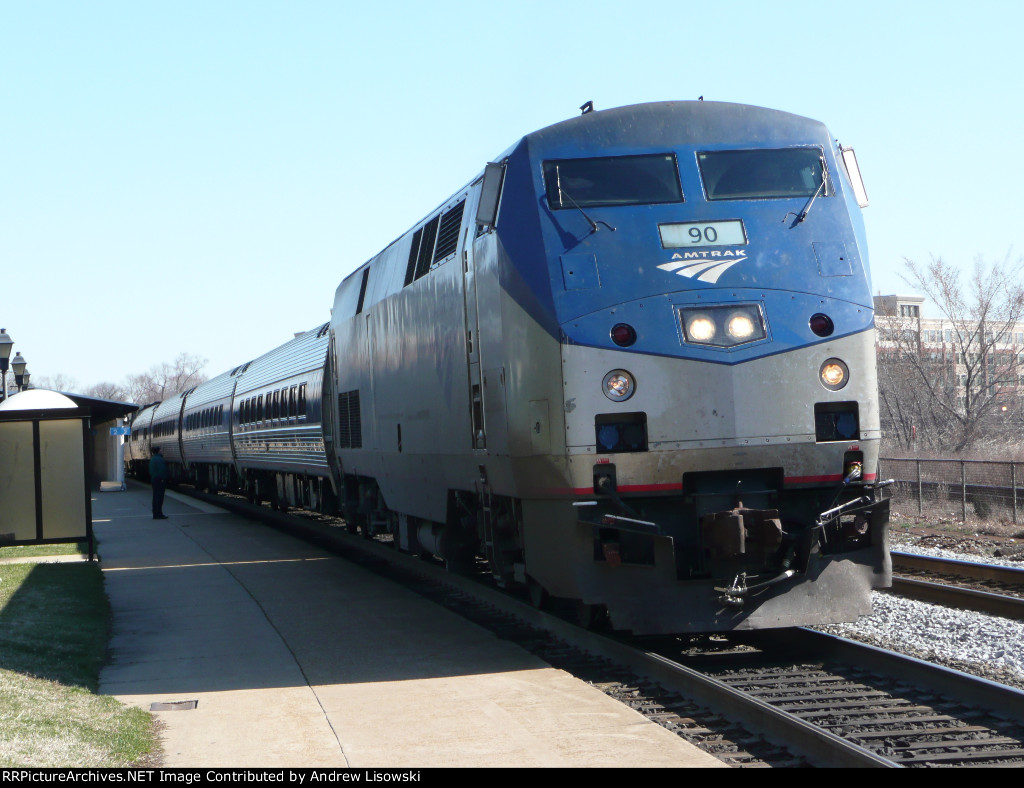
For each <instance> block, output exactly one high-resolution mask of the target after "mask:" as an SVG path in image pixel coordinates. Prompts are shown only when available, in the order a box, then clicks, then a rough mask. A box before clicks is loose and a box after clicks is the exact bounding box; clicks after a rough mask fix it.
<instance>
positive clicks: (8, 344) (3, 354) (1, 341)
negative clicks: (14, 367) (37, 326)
mask: <svg viewBox="0 0 1024 788" xmlns="http://www.w3.org/2000/svg"><path fill="white" fill-rule="evenodd" d="M12 347H14V340H13V339H11V338H10V336H9V335H8V334H7V329H6V328H0V402H3V401H4V400H5V399H7V370H8V368H9V366H10V363H11V362H10V358H11V348H12Z"/></svg>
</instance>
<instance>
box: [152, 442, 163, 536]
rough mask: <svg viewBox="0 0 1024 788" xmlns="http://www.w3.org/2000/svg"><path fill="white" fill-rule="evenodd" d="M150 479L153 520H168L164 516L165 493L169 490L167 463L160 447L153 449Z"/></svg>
mask: <svg viewBox="0 0 1024 788" xmlns="http://www.w3.org/2000/svg"><path fill="white" fill-rule="evenodd" d="M149 479H150V482H151V483H152V485H153V519H154V520H166V519H167V515H166V514H164V491H165V490H166V489H167V461H166V460H165V459H164V456H163V455H162V454H161V453H160V447H159V446H154V447H153V456H152V457H151V458H150V460H149Z"/></svg>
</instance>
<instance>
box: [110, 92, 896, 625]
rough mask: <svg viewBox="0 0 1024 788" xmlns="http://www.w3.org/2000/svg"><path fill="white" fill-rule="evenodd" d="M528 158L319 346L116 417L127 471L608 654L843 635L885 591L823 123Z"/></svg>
mask: <svg viewBox="0 0 1024 788" xmlns="http://www.w3.org/2000/svg"><path fill="white" fill-rule="evenodd" d="M584 110H585V111H584V113H583V114H581V115H580V116H577V117H575V118H572V119H570V120H567V121H564V122H561V123H557V124H555V125H553V126H550V127H547V128H544V129H541V130H539V131H536V132H534V133H531V134H528V135H526V136H525V137H523V138H521V139H520V140H519V141H518V142H516V143H515V144H514V145H513V146H512V147H511V148H509V149H508V150H507V151H506V152H505V153H504V154H502V155H501V156H500V157H498V158H497V159H496V160H495V161H494V162H492V163H489V164H488V165H487V166H486V167H485V169H484V171H483V172H482V173H481V174H480V175H479V177H477V178H475V179H474V180H473V181H471V182H470V183H469V184H467V185H466V186H465V187H463V188H462V189H459V190H458V191H456V192H455V193H454V194H452V195H451V196H450V197H449V198H448V199H446V200H444V201H443V202H442V203H441V204H440V205H438V206H437V207H436V208H435V209H434V210H433V211H431V212H430V213H429V214H427V215H426V216H425V217H424V218H423V219H422V220H421V221H419V222H417V223H416V225H414V226H413V227H412V228H410V229H409V230H408V231H407V232H406V233H404V234H403V235H401V236H400V237H399V238H397V239H396V240H395V241H393V242H392V243H391V244H390V245H389V246H388V247H387V248H385V249H384V250H383V251H382V252H380V253H379V254H378V255H376V256H374V257H373V258H372V259H370V260H369V261H367V262H366V263H364V264H363V265H361V266H360V267H359V268H357V269H356V270H355V271H354V272H353V273H352V274H351V275H349V276H348V277H347V278H345V279H344V281H342V282H341V284H340V285H339V287H338V289H337V292H336V294H335V299H334V305H333V309H332V311H331V318H330V321H329V322H328V323H326V324H324V325H322V326H320V327H318V328H317V329H314V330H313V331H310V332H307V333H306V334H303V335H301V336H299V337H297V338H296V339H294V340H292V341H291V342H289V343H287V344H286V345H283V346H282V347H280V348H277V349H276V350H274V351H271V352H270V353H268V354H267V355H266V356H263V357H261V358H260V359H256V360H253V361H251V362H249V363H247V364H244V365H241V366H240V367H236V368H235V369H233V370H231V371H230V372H227V373H225V374H224V375H221V376H219V377H217V378H214V379H213V380H211V381H209V382H207V383H204V384H202V385H200V386H198V387H197V388H195V389H194V390H192V391H190V392H186V393H184V394H182V395H178V396H177V397H174V398H171V399H170V400H169V401H165V402H163V403H160V404H159V405H156V406H151V407H148V408H145V409H143V410H142V411H140V412H139V413H138V414H137V416H136V418H135V420H134V423H133V431H132V435H131V439H130V440H129V450H128V452H127V455H126V456H127V458H128V462H129V464H130V465H132V466H134V467H135V468H136V469H138V468H140V467H141V466H142V463H144V462H145V460H146V459H148V456H149V451H150V449H151V447H152V446H155V445H161V446H163V447H164V456H165V457H166V458H167V460H168V463H169V465H170V466H171V470H172V475H173V476H175V477H177V478H178V479H181V480H186V479H188V480H192V481H194V482H197V483H200V484H203V485H206V486H208V487H210V488H213V489H218V488H219V489H237V490H241V491H244V492H245V493H247V494H248V495H249V496H250V498H252V499H254V500H255V499H269V500H270V501H271V503H272V505H275V506H278V507H282V508H283V507H286V506H302V507H308V508H315V509H320V510H323V511H340V512H341V513H342V514H343V515H344V517H345V519H346V523H347V524H348V527H349V528H350V529H353V530H355V529H359V530H361V531H362V532H363V533H364V534H365V535H367V536H374V535H377V534H383V533H389V534H391V535H392V537H393V540H394V543H395V545H396V546H397V547H399V548H400V549H402V550H407V551H410V552H416V553H420V554H425V555H433V556H437V557H439V558H441V559H442V560H444V561H445V562H446V564H447V565H448V566H450V567H451V568H452V569H459V568H461V567H464V566H468V565H469V564H470V563H471V562H473V561H474V560H475V557H482V558H483V559H485V560H486V562H487V566H488V567H489V570H490V572H491V573H492V574H493V576H494V578H495V579H496V580H497V582H498V583H499V584H500V585H503V586H512V585H523V586H525V587H526V588H527V589H529V592H530V595H531V598H532V599H533V600H534V601H535V602H536V603H537V604H541V603H543V601H544V600H545V599H546V598H547V597H548V596H553V597H559V598H564V599H568V600H574V601H575V603H576V605H577V609H578V611H579V615H580V618H581V620H582V621H583V622H584V623H588V624H589V623H593V622H594V621H596V620H597V619H599V618H602V617H605V616H607V618H608V619H609V620H610V623H611V626H612V627H614V628H617V629H623V630H630V631H632V632H633V633H635V634H660V633H680V632H713V631H726V630H738V629H759V628H767V627H786V626H795V625H810V624H821V623H827V622H835V621H847V620H853V619H855V618H857V617H858V616H859V615H862V614H864V613H867V612H870V608H871V602H870V592H871V589H872V588H876V587H885V586H888V585H889V584H890V582H891V564H890V560H889V554H888V502H887V500H886V499H885V498H884V497H883V496H882V495H881V494H880V491H879V488H880V486H881V485H880V484H879V483H878V477H877V466H878V443H879V437H880V433H879V415H878V405H877V385H876V377H875V359H874V318H873V311H872V300H871V286H870V278H869V273H868V261H867V251H866V246H865V233H864V227H863V222H862V218H861V214H860V209H861V207H863V206H864V205H866V203H867V198H866V194H865V192H864V188H863V183H862V181H861V178H860V174H859V171H858V169H857V167H856V158H855V156H854V155H853V151H852V150H850V149H848V148H844V147H843V146H841V145H839V144H838V142H836V141H834V140H833V139H832V138H831V137H830V135H829V133H828V131H827V129H826V128H825V126H824V125H822V124H821V123H819V122H817V121H813V120H809V119H807V118H803V117H799V116H796V115H792V114H789V113H785V112H781V111H777V110H770V109H764V108H759V107H752V106H746V105H739V104H729V103H720V102H710V101H681V102H662V103H654V104H642V105H635V106H627V107H620V108H616V109H609V110H604V111H592V110H591V108H590V107H589V106H588V105H585V108H584Z"/></svg>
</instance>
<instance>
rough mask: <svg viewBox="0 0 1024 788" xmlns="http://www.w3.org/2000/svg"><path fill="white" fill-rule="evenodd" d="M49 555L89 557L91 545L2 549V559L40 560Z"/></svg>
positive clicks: (34, 545)
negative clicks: (39, 558) (41, 557)
mask: <svg viewBox="0 0 1024 788" xmlns="http://www.w3.org/2000/svg"><path fill="white" fill-rule="evenodd" d="M48 555H89V545H88V544H86V543H85V542H79V543H78V544H73V543H68V544H30V545H22V546H20V547H0V559H3V558H38V557H40V556H48Z"/></svg>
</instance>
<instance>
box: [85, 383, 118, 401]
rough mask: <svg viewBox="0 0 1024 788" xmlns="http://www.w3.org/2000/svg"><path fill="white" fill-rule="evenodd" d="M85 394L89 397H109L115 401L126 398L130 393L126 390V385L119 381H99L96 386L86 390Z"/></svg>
mask: <svg viewBox="0 0 1024 788" xmlns="http://www.w3.org/2000/svg"><path fill="white" fill-rule="evenodd" d="M84 393H85V395H86V396H88V397H96V398H97V399H109V400H114V401H121V400H124V399H125V398H126V397H127V396H128V395H127V393H126V392H125V387H124V386H122V385H120V384H118V383H108V382H106V381H104V382H103V383H97V384H96V385H94V386H89V388H87V389H86V390H85V392H84Z"/></svg>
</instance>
